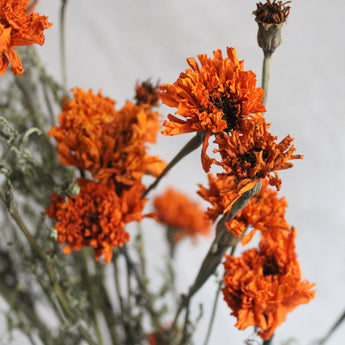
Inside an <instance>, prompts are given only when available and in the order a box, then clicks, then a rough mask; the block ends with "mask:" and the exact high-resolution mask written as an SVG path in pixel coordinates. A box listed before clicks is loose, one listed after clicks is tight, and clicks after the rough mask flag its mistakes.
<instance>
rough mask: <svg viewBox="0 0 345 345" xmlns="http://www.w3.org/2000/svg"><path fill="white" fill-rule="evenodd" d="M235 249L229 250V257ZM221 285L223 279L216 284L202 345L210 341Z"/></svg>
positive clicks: (234, 247)
mask: <svg viewBox="0 0 345 345" xmlns="http://www.w3.org/2000/svg"><path fill="white" fill-rule="evenodd" d="M235 249H236V245H235V246H233V247H232V248H231V252H230V255H234V252H235ZM224 276H225V273H224V274H223V278H224ZM222 285H223V279H221V280H220V281H219V283H218V287H217V291H216V296H215V298H214V302H213V308H212V314H211V318H210V323H209V324H208V329H207V334H206V338H205V341H204V345H207V344H208V341H209V340H210V336H211V331H212V328H213V323H214V319H215V316H216V311H217V305H218V299H219V295H220V291H221V289H222Z"/></svg>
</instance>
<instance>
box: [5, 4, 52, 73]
mask: <svg viewBox="0 0 345 345" xmlns="http://www.w3.org/2000/svg"><path fill="white" fill-rule="evenodd" d="M29 3H30V0H0V76H2V75H4V74H5V72H6V69H7V67H8V65H9V63H10V62H11V65H12V66H11V71H12V72H13V73H14V74H15V75H19V74H22V73H23V71H24V68H23V67H22V62H21V61H20V58H19V56H18V55H17V54H16V53H15V51H14V49H15V47H16V46H27V45H31V44H34V43H37V44H40V45H43V43H44V34H43V30H45V29H48V28H50V27H51V26H52V25H53V24H52V23H49V22H48V17H45V16H40V15H39V14H38V13H27V8H28V5H29Z"/></svg>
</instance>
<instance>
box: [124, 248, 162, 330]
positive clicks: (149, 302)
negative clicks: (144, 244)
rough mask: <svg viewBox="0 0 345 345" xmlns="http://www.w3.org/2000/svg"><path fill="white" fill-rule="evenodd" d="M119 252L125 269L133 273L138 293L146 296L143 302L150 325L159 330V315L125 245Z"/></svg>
mask: <svg viewBox="0 0 345 345" xmlns="http://www.w3.org/2000/svg"><path fill="white" fill-rule="evenodd" d="M120 252H121V253H122V254H123V255H124V257H125V259H126V263H127V267H128V269H129V270H130V272H132V273H133V275H134V277H135V279H136V281H137V283H138V286H139V289H140V291H142V292H143V293H144V294H145V296H146V298H145V301H144V307H145V309H146V310H147V311H148V313H149V315H150V317H151V321H152V324H153V325H154V327H155V328H157V329H159V328H160V326H161V324H160V320H159V315H158V313H157V312H156V311H155V310H154V308H153V300H152V296H151V293H150V292H149V291H148V290H147V287H146V285H145V282H143V280H142V277H141V275H140V274H139V272H138V271H137V269H136V265H135V264H134V263H133V261H132V259H131V258H130V256H129V254H128V251H127V247H126V246H125V245H124V246H123V247H122V248H120Z"/></svg>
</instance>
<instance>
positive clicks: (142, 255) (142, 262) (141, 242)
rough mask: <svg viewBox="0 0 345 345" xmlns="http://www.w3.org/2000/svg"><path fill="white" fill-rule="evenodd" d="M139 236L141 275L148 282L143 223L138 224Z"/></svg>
mask: <svg viewBox="0 0 345 345" xmlns="http://www.w3.org/2000/svg"><path fill="white" fill-rule="evenodd" d="M137 225H138V235H137V248H138V254H139V259H140V266H141V273H142V277H143V279H144V280H146V257H145V243H144V235H143V228H142V226H141V223H140V222H138V223H137Z"/></svg>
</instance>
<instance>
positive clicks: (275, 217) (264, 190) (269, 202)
mask: <svg viewBox="0 0 345 345" xmlns="http://www.w3.org/2000/svg"><path fill="white" fill-rule="evenodd" d="M208 179H209V186H210V187H209V189H206V188H205V187H203V186H201V185H200V186H199V187H200V189H199V191H198V194H199V195H200V196H201V197H203V198H204V199H205V200H207V201H208V202H210V203H211V204H212V208H208V209H207V215H208V216H209V218H210V219H211V220H212V221H215V220H216V219H217V217H218V216H219V215H221V214H224V213H226V212H227V211H226V210H227V209H228V205H229V204H230V203H231V202H232V193H231V192H230V193H223V194H222V193H221V191H222V190H224V188H225V185H226V184H227V185H229V182H232V183H233V184H235V182H234V180H233V179H232V180H230V179H228V180H219V179H216V178H215V177H214V176H213V175H212V174H208ZM286 207H287V202H286V200H285V198H280V199H278V193H277V192H276V191H274V190H272V189H269V188H268V181H267V180H263V181H262V187H261V190H260V192H259V193H257V194H255V195H254V196H253V197H251V199H250V200H249V202H248V204H247V206H245V207H244V208H243V209H242V210H241V211H239V212H238V213H237V215H236V217H235V219H233V220H231V221H229V222H226V223H225V225H226V227H227V229H228V230H229V231H230V232H231V233H233V234H234V235H235V236H237V237H239V236H242V235H243V234H244V232H245V231H247V229H250V232H249V233H248V234H247V235H246V236H244V238H243V239H242V241H241V242H242V244H243V245H244V244H247V243H248V242H249V241H250V240H251V239H252V238H253V236H254V235H255V233H256V232H257V231H258V230H259V231H261V232H262V234H263V235H264V236H265V237H270V238H271V239H272V240H277V239H278V238H280V237H281V236H286V235H287V234H288V233H289V232H290V225H289V224H288V222H287V221H286V220H285V210H286Z"/></svg>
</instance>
